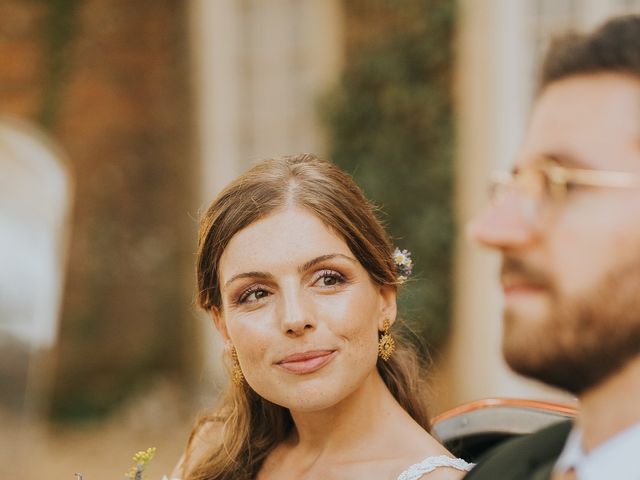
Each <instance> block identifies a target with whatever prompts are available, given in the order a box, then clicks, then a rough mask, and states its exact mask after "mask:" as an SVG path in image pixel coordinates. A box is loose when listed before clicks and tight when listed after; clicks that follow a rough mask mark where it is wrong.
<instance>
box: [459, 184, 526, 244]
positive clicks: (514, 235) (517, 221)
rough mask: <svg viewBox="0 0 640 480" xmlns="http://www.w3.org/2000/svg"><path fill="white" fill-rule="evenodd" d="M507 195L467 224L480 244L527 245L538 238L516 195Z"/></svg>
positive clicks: (468, 229)
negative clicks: (509, 196)
mask: <svg viewBox="0 0 640 480" xmlns="http://www.w3.org/2000/svg"><path fill="white" fill-rule="evenodd" d="M511 197H512V198H505V199H504V201H502V202H500V203H499V204H491V205H488V206H487V207H485V209H484V210H482V211H481V212H480V213H479V214H477V215H476V216H475V217H474V218H473V219H472V220H471V221H470V222H469V223H468V224H467V228H466V233H467V236H468V237H469V238H471V239H472V240H474V241H475V242H478V243H479V244H481V245H483V246H485V247H488V248H496V249H508V248H518V247H522V246H526V245H527V244H529V243H530V242H532V241H533V240H534V239H535V238H536V237H537V229H536V228H535V226H534V225H532V223H531V221H530V220H528V219H527V218H526V215H524V213H523V212H522V208H521V205H520V204H519V202H518V199H517V198H514V197H513V196H511Z"/></svg>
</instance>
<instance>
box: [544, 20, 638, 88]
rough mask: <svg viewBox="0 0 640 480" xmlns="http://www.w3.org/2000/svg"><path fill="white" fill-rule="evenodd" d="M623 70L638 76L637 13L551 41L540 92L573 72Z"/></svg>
mask: <svg viewBox="0 0 640 480" xmlns="http://www.w3.org/2000/svg"><path fill="white" fill-rule="evenodd" d="M592 73H623V74H630V75H633V76H635V77H638V79H640V15H625V16H621V17H616V18H613V19H611V20H609V21H607V22H606V23H604V24H603V25H602V26H601V27H600V28H598V29H597V30H595V31H593V32H592V33H589V34H576V33H571V34H569V35H565V36H563V37H561V38H558V39H556V40H555V41H553V42H552V43H551V46H550V48H549V51H548V52H547V55H546V57H545V60H544V63H543V66H542V72H541V77H540V87H539V91H542V90H544V89H545V87H547V86H548V85H549V84H550V83H552V82H555V81H558V80H562V79H564V78H567V77H572V76H575V75H585V74H592Z"/></svg>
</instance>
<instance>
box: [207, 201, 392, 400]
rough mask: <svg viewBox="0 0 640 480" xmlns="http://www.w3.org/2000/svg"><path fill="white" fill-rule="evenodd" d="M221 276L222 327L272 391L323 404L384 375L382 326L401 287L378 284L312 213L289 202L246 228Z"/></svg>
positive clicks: (266, 393) (258, 381)
mask: <svg viewBox="0 0 640 480" xmlns="http://www.w3.org/2000/svg"><path fill="white" fill-rule="evenodd" d="M219 277H220V279H219V280H220V285H221V287H220V288H221V294H222V309H221V311H220V312H215V311H214V313H213V315H214V319H215V321H216V325H217V326H218V328H219V330H220V331H221V333H222V335H223V337H224V338H225V341H226V342H227V343H228V344H232V345H233V346H235V348H236V351H237V353H238V360H239V362H240V366H241V367H242V371H243V373H244V376H245V378H246V380H247V382H248V383H249V385H250V386H251V387H252V388H253V389H254V390H255V391H256V392H257V393H258V394H259V395H261V396H262V397H264V398H265V399H267V400H269V401H271V402H273V403H276V404H278V405H281V406H283V407H286V408H290V409H292V410H297V411H315V410H319V409H322V408H327V407H330V406H332V405H335V404H336V403H338V402H339V401H341V400H342V399H344V398H346V397H347V396H348V395H350V394H351V393H353V392H354V391H355V390H356V389H357V388H358V387H359V386H360V385H362V384H363V383H364V381H365V380H366V379H367V378H368V377H369V376H370V375H377V372H376V369H375V365H376V360H377V348H378V330H379V329H382V325H383V322H384V320H385V319H389V320H390V321H391V323H393V321H394V320H395V314H396V294H395V288H394V287H390V286H379V285H376V284H374V283H373V282H372V280H371V278H370V277H369V275H368V273H367V271H366V270H365V269H364V268H363V266H362V265H361V264H360V263H359V262H358V260H356V258H355V256H354V255H353V254H352V253H351V251H350V250H349V247H348V246H347V244H346V243H345V241H344V240H343V239H342V238H341V237H340V236H339V235H338V234H336V233H335V232H334V231H333V230H331V229H330V228H328V227H327V226H326V225H325V224H324V223H323V222H322V221H321V220H319V219H318V218H317V217H316V216H315V215H313V214H312V213H310V212H309V211H307V210H304V209H301V208H295V207H290V208H286V209H284V210H279V211H277V212H276V213H273V214H271V215H269V216H267V217H265V218H263V219H261V220H259V221H257V222H255V223H253V224H251V225H249V226H248V227H246V228H245V229H243V230H241V231H239V232H238V233H237V234H236V235H235V236H234V237H232V239H231V241H230V242H229V244H228V246H227V248H226V249H225V251H224V252H223V254H222V257H221V258H220V271H219Z"/></svg>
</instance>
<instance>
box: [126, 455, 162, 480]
mask: <svg viewBox="0 0 640 480" xmlns="http://www.w3.org/2000/svg"><path fill="white" fill-rule="evenodd" d="M155 453H156V447H150V448H147V449H146V450H141V451H139V452H138V453H136V454H135V455H134V456H133V466H132V467H131V468H130V469H129V471H128V472H127V473H125V474H124V476H125V477H127V478H131V479H132V480H142V478H143V476H142V475H143V472H144V469H145V468H147V465H149V462H151V460H152V459H153V456H154V455H155Z"/></svg>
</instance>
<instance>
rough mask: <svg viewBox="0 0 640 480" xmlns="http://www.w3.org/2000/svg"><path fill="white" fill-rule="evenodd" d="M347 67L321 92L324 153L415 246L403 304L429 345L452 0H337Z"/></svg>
mask: <svg viewBox="0 0 640 480" xmlns="http://www.w3.org/2000/svg"><path fill="white" fill-rule="evenodd" d="M343 7H344V10H345V12H346V28H345V31H346V41H347V58H346V67H345V70H344V73H343V75H342V78H341V82H340V85H339V87H338V88H337V89H336V90H335V91H334V92H332V93H331V94H330V95H329V96H328V97H327V98H326V99H325V100H324V102H323V104H322V105H323V112H324V118H325V120H326V123H327V126H328V129H329V132H330V143H331V147H330V157H331V158H332V159H333V161H334V162H336V163H337V164H338V165H340V166H341V167H342V168H344V169H345V170H347V171H348V172H350V173H352V174H353V176H354V178H355V179H356V181H357V182H358V184H359V185H361V186H362V187H363V188H364V190H365V192H366V193H367V196H368V197H369V198H370V199H372V200H373V201H374V202H375V203H377V204H378V205H380V206H381V207H382V210H383V211H384V212H385V215H384V216H383V220H384V221H385V223H386V224H387V226H388V229H389V231H390V232H391V234H392V236H393V238H394V240H395V242H396V244H397V245H398V246H399V247H400V248H407V249H409V250H410V251H411V252H412V253H413V260H414V265H415V266H414V275H413V276H412V280H410V281H409V282H408V283H407V284H406V285H405V286H404V287H403V288H402V293H401V299H400V300H401V314H402V316H403V317H404V318H405V319H406V320H407V322H408V323H409V325H410V326H411V328H412V329H413V330H414V331H415V332H416V333H417V334H418V335H419V336H420V337H421V340H423V341H424V342H425V343H426V345H427V346H428V347H430V348H431V347H434V348H437V346H438V345H439V344H440V343H441V342H442V341H443V339H444V338H445V335H446V333H447V329H448V324H449V316H450V311H451V308H450V305H451V290H452V289H451V286H452V280H451V276H452V254H453V239H454V222H453V211H452V203H453V198H452V197H453V192H452V188H453V179H452V175H453V143H454V130H453V114H452V91H451V90H452V63H453V46H452V39H453V28H454V22H455V2H453V1H451V0H345V1H344V3H343Z"/></svg>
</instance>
